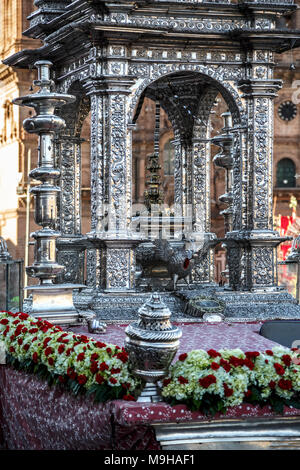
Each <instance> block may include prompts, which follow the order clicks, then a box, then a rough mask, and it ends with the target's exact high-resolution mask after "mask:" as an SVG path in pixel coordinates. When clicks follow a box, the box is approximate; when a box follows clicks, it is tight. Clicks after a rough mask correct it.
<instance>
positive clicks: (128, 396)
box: [123, 395, 135, 401]
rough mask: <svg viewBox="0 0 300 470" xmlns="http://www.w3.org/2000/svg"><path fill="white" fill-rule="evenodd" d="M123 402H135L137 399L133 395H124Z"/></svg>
mask: <svg viewBox="0 0 300 470" xmlns="http://www.w3.org/2000/svg"><path fill="white" fill-rule="evenodd" d="M123 400H127V401H135V398H134V397H133V396H132V395H124V396H123Z"/></svg>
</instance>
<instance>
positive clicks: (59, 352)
mask: <svg viewBox="0 0 300 470" xmlns="http://www.w3.org/2000/svg"><path fill="white" fill-rule="evenodd" d="M64 350H65V347H64V345H63V344H60V345H59V346H58V349H57V351H58V354H62V353H63V352H64Z"/></svg>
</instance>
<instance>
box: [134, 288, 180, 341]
mask: <svg viewBox="0 0 300 470" xmlns="http://www.w3.org/2000/svg"><path fill="white" fill-rule="evenodd" d="M138 313H139V319H138V321H136V322H133V323H131V324H130V325H128V327H127V328H126V330H125V332H126V335H127V342H128V341H129V342H130V341H131V340H139V341H146V342H149V343H151V342H152V343H155V342H167V343H172V342H174V341H178V339H179V338H180V337H181V336H182V331H181V330H180V328H178V327H177V326H174V325H172V324H171V322H170V316H171V311H170V309H169V308H168V307H166V305H165V304H164V303H163V302H162V300H161V298H160V296H159V294H157V293H155V294H153V295H152V296H151V298H150V299H149V300H148V301H147V302H145V303H144V305H143V306H142V307H141V308H140V309H139V311H138ZM129 338H130V339H129Z"/></svg>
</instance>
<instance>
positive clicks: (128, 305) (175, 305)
mask: <svg viewBox="0 0 300 470" xmlns="http://www.w3.org/2000/svg"><path fill="white" fill-rule="evenodd" d="M160 295H161V298H162V300H163V302H164V303H165V304H166V305H167V306H168V307H169V308H170V310H171V312H172V318H173V320H176V321H191V322H193V323H195V322H203V321H208V320H207V319H204V318H202V317H201V318H197V317H195V316H192V315H190V314H188V312H187V311H186V305H187V303H188V301H189V300H190V299H192V298H193V297H197V296H199V295H205V296H212V297H215V299H216V300H220V301H222V302H224V304H225V310H224V312H223V315H224V318H218V319H214V321H220V320H221V321H224V320H225V321H254V320H257V321H259V320H272V319H282V320H283V319H289V318H291V319H296V318H300V305H298V303H297V300H296V299H295V298H294V297H293V296H292V295H291V294H289V293H288V292H287V291H285V290H283V289H278V290H275V291H271V292H263V293H262V292H259V293H258V292H238V291H231V290H228V289H227V288H226V287H219V286H217V285H216V284H210V285H198V286H195V287H193V288H192V289H178V290H177V291H176V292H175V293H174V292H160ZM150 296H151V292H136V293H133V294H127V293H126V294H123V295H120V294H119V295H116V294H111V293H110V294H107V293H103V292H101V291H100V290H98V291H97V288H85V289H82V291H81V292H79V293H74V303H75V306H76V307H77V308H78V310H79V311H80V310H83V311H85V310H87V309H90V310H92V311H93V312H95V314H96V316H97V318H98V319H99V320H101V321H105V322H106V321H107V322H110V323H111V322H114V321H124V320H126V321H132V320H136V317H137V314H136V312H137V310H138V309H139V307H140V306H141V305H143V303H144V302H146V301H147V300H148V299H149V297H150ZM212 313H215V312H212ZM218 313H219V312H218Z"/></svg>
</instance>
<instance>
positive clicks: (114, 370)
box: [110, 367, 121, 374]
mask: <svg viewBox="0 0 300 470" xmlns="http://www.w3.org/2000/svg"><path fill="white" fill-rule="evenodd" d="M120 372H121V369H120V368H119V367H117V368H116V369H114V368H112V369H111V371H110V373H111V374H119V373H120Z"/></svg>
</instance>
